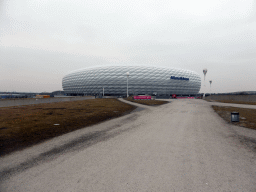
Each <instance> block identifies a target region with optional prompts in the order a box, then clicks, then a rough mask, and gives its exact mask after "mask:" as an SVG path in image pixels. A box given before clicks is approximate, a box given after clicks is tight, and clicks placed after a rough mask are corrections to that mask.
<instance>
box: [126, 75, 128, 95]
mask: <svg viewBox="0 0 256 192" xmlns="http://www.w3.org/2000/svg"><path fill="white" fill-rule="evenodd" d="M126 75H127V98H128V97H129V95H128V78H129V72H127V73H126Z"/></svg>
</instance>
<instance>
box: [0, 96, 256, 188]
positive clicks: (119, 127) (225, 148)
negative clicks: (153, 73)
mask: <svg viewBox="0 0 256 192" xmlns="http://www.w3.org/2000/svg"><path fill="white" fill-rule="evenodd" d="M139 106H141V105H139ZM255 139H256V133H255V130H250V129H246V128H242V127H236V126H233V125H230V124H227V123H225V122H224V121H223V120H222V119H221V118H220V117H219V116H218V115H217V114H216V113H215V112H214V111H213V110H212V109H211V107H210V106H209V104H208V103H207V102H205V101H203V100H174V101H172V102H171V103H168V104H165V105H162V106H157V107H147V106H145V107H144V109H143V110H142V108H139V109H138V110H137V112H133V113H131V114H129V115H126V116H123V117H121V118H117V119H113V120H110V121H107V122H104V123H101V124H98V125H95V126H92V127H89V128H86V129H82V130H78V131H75V132H72V133H69V134H66V135H64V136H60V137H57V138H54V139H52V140H50V141H48V142H45V143H42V144H39V145H36V146H34V147H31V148H29V149H26V150H23V151H20V152H15V153H13V154H11V155H8V156H5V157H2V158H0V162H1V165H0V172H1V173H0V178H1V189H0V191H1V192H5V191H6V192H9V191H22V192H29V191H31V192H32V191H33V192H34V191H37V192H40V191H47V192H48V191H61V192H66V191H67V192H70V191H77V192H82V191H140V192H141V191H168V192H169V191H173V192H174V191H176V192H180V191H196V192H198V191H203V192H205V191H216V192H217V191H218V192H219V191H253V192H255V191H256V153H255V149H254V148H253V145H252V144H253V142H255Z"/></svg>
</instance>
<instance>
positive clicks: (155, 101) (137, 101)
mask: <svg viewBox="0 0 256 192" xmlns="http://www.w3.org/2000/svg"><path fill="white" fill-rule="evenodd" d="M125 100H128V101H131V102H135V103H139V104H143V105H150V106H154V105H163V104H166V103H169V102H168V101H158V100H134V99H132V97H128V98H125Z"/></svg>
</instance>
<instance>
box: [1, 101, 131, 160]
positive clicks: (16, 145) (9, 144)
mask: <svg viewBox="0 0 256 192" xmlns="http://www.w3.org/2000/svg"><path fill="white" fill-rule="evenodd" d="M135 108H136V107H134V106H131V105H128V104H126V103H123V102H120V101H118V100H117V99H92V100H83V101H69V102H58V103H45V104H37V105H27V106H15V107H6V108H0V155H4V154H7V153H10V152H12V151H15V150H19V149H23V148H25V147H27V146H31V145H33V144H36V143H39V142H42V141H44V140H46V139H50V138H53V137H56V136H59V135H62V134H64V133H68V132H71V131H74V130H77V129H80V128H84V127H86V126H90V125H93V124H97V123H99V122H102V121H105V120H107V119H110V118H114V117H118V116H121V115H124V114H126V113H128V112H131V111H132V110H134V109H135ZM54 124H59V125H54Z"/></svg>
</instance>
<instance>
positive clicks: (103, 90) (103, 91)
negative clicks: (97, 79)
mask: <svg viewBox="0 0 256 192" xmlns="http://www.w3.org/2000/svg"><path fill="white" fill-rule="evenodd" d="M103 97H104V87H103Z"/></svg>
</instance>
